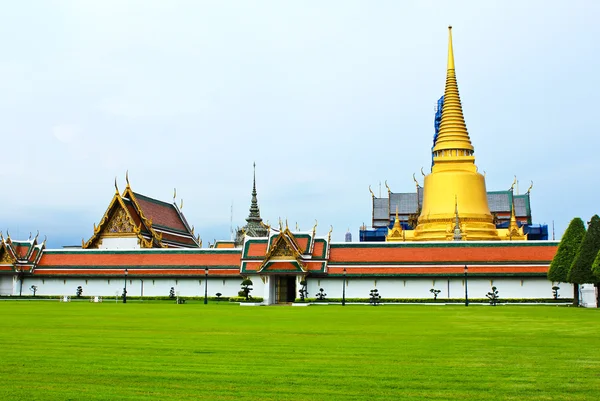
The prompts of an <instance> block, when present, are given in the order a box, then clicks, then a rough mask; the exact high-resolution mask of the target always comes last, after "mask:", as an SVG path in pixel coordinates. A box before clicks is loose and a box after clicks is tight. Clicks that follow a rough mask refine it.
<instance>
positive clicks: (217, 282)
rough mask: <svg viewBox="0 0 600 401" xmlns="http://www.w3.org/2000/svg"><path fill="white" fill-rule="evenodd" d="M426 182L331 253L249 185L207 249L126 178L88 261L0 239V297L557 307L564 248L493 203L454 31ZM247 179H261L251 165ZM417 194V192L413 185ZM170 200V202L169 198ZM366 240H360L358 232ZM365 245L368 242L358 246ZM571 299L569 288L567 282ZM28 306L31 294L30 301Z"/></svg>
mask: <svg viewBox="0 0 600 401" xmlns="http://www.w3.org/2000/svg"><path fill="white" fill-rule="evenodd" d="M440 104H441V108H440V110H441V113H440V116H439V131H438V132H437V135H436V139H435V143H434V146H433V148H432V161H433V165H432V169H431V172H430V173H429V174H427V175H425V174H424V176H425V177H424V184H423V186H422V187H421V186H420V185H419V184H418V183H416V184H417V185H416V191H415V192H414V193H412V194H397V193H392V191H391V190H390V189H389V187H388V197H387V198H382V197H375V195H374V194H372V199H373V227H374V228H375V229H376V230H381V231H384V234H383V236H382V237H381V238H380V239H379V241H374V242H373V241H366V242H365V241H361V242H334V241H332V240H331V236H332V231H333V227H329V229H328V230H327V232H326V234H324V235H323V233H321V234H319V233H318V226H317V224H315V226H314V227H313V228H312V229H311V230H309V231H300V230H298V228H297V227H296V229H295V230H293V229H291V228H290V227H289V226H288V224H287V221H286V222H284V221H281V219H280V220H279V224H278V225H277V227H272V226H271V225H269V224H265V223H264V222H263V221H262V218H261V215H260V209H259V204H258V195H257V189H256V171H255V170H254V174H253V184H252V194H251V199H250V211H249V215H248V218H247V219H246V225H245V226H244V227H242V228H240V229H239V230H238V232H237V235H236V237H235V238H232V239H229V240H219V241H215V242H214V243H213V244H211V245H210V246H209V247H208V248H207V247H202V241H201V240H200V237H199V236H195V234H194V228H193V226H192V227H191V228H190V226H189V225H188V223H187V221H186V219H185V217H184V216H183V213H182V212H181V209H182V205H180V206H179V207H178V206H177V204H176V203H175V202H173V203H172V204H171V203H168V202H163V201H159V200H156V199H152V198H150V197H147V196H144V195H141V194H139V193H134V192H133V191H132V189H131V187H130V184H129V178H128V177H127V179H126V181H127V187H126V188H125V190H124V192H123V193H122V194H121V193H120V192H119V190H118V188H116V185H115V189H116V192H115V194H114V195H113V198H112V201H111V202H110V204H109V206H108V208H107V210H106V212H105V214H104V216H103V217H102V218H101V220H100V222H99V224H98V225H97V226H96V225H94V230H93V234H92V236H91V238H90V239H89V240H88V241H87V242H83V244H82V249H70V248H69V249H46V247H45V242H42V243H39V242H38V241H37V236H36V237H35V238H33V239H31V238H30V239H29V240H27V241H15V240H13V239H12V238H10V236H9V235H8V234H7V236H6V237H3V236H1V237H0V295H19V294H23V293H27V292H28V291H29V290H31V289H32V288H34V287H35V291H36V292H37V294H38V295H73V294H75V291H76V289H77V288H78V287H81V288H82V289H83V294H84V295H98V296H114V297H117V296H119V295H120V294H122V293H123V292H124V289H125V287H126V288H127V295H128V296H166V295H168V294H169V290H170V289H171V288H174V289H175V290H176V292H177V293H178V294H180V295H181V296H199V295H201V294H203V292H204V289H205V288H207V291H208V293H209V294H210V295H211V296H214V295H215V294H217V293H220V294H222V295H223V296H235V295H237V293H238V291H239V290H240V285H241V282H242V280H243V279H244V278H250V279H251V280H252V281H253V291H252V295H254V296H256V297H261V298H263V303H264V304H267V305H269V304H274V303H288V302H293V301H294V300H295V299H296V298H298V295H299V290H300V289H301V288H304V286H306V289H307V294H308V296H309V297H312V298H314V297H315V295H316V294H317V293H318V292H319V291H320V289H321V288H322V289H323V290H324V291H325V292H326V293H327V294H328V295H327V296H328V297H329V298H342V296H345V297H348V298H367V297H368V296H369V292H370V291H371V290H372V289H374V288H376V289H378V291H379V293H380V294H381V296H382V298H383V300H384V301H385V298H430V297H432V290H434V289H436V290H439V291H440V293H439V296H438V299H439V298H462V297H464V296H465V294H466V290H467V279H468V291H469V294H470V296H471V297H474V298H484V297H485V294H486V293H487V292H489V291H490V288H491V287H492V286H496V287H497V288H498V290H499V291H500V295H501V297H503V298H526V299H531V298H551V297H552V287H553V285H556V283H552V282H549V281H548V280H547V271H548V267H549V264H550V262H551V260H552V258H553V257H554V254H555V253H556V250H557V246H558V242H557V241H548V240H533V239H532V238H528V237H529V235H530V234H529V233H527V232H525V231H524V227H525V225H527V224H531V212H530V206H529V192H530V191H529V190H528V191H527V194H525V195H515V194H514V193H513V192H514V191H513V189H512V188H511V190H509V191H508V192H487V191H486V186H485V177H484V176H483V175H482V174H480V173H479V172H478V170H477V167H476V165H475V156H474V146H473V144H472V143H471V139H470V136H469V134H468V132H467V128H466V124H465V120H464V116H463V112H462V105H461V101H460V96H459V93H458V84H457V81H456V72H455V67H454V55H453V50H452V32H451V30H450V31H449V43H448V59H447V70H446V86H445V91H444V97H443V102H441V103H440ZM254 167H255V166H254ZM415 181H416V180H415ZM174 198H175V196H174ZM363 231H366V229H365V230H361V237H362V233H363ZM361 239H362V238H361ZM560 286H561V292H564V293H567V294H570V293H572V287H571V285H570V284H565V283H561V284H560ZM28 295H29V294H28Z"/></svg>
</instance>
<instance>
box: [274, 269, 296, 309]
mask: <svg viewBox="0 0 600 401" xmlns="http://www.w3.org/2000/svg"><path fill="white" fill-rule="evenodd" d="M276 290H277V291H276V294H277V297H276V300H277V303H278V304H285V303H290V302H294V300H295V299H296V276H279V277H277V289H276Z"/></svg>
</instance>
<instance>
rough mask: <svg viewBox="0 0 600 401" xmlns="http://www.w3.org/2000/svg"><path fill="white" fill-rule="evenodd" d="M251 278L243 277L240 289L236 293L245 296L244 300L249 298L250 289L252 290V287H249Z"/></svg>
mask: <svg viewBox="0 0 600 401" xmlns="http://www.w3.org/2000/svg"><path fill="white" fill-rule="evenodd" d="M252 284H253V283H252V280H250V279H249V278H245V279H244V280H243V281H242V290H241V291H240V292H239V293H238V295H239V294H240V293H243V294H244V295H243V296H244V297H246V301H248V300H250V298H251V296H250V291H252V287H250V286H251V285H252Z"/></svg>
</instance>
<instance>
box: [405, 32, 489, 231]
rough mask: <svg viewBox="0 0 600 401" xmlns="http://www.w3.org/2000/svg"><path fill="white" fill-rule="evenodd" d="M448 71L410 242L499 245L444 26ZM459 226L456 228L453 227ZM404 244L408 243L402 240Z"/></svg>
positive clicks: (450, 34) (449, 40)
mask: <svg viewBox="0 0 600 401" xmlns="http://www.w3.org/2000/svg"><path fill="white" fill-rule="evenodd" d="M448 36H449V39H448V71H447V74H446V88H445V90H444V105H443V107H442V120H441V124H440V130H439V133H438V137H437V141H436V143H435V146H434V148H433V167H432V169H431V173H430V174H429V175H427V176H426V177H425V181H424V184H423V205H422V209H421V214H420V216H419V219H418V224H417V227H416V228H415V230H414V232H413V233H412V234H413V235H412V236H411V237H412V238H411V240H413V241H452V240H457V238H458V237H457V236H456V235H455V231H456V229H457V228H458V229H460V236H459V237H460V240H462V241H465V240H467V241H474V240H500V236H499V235H498V231H497V230H496V226H495V225H494V222H493V218H492V214H491V213H490V208H489V206H488V201H487V195H486V189H485V178H484V177H483V175H481V174H479V173H478V172H477V167H476V166H475V156H474V148H473V145H472V144H471V139H470V138H469V133H468V132H467V126H466V124H465V118H464V116H463V111H462V105H461V103H460V96H459V94H458V85H457V83H456V73H455V70H454V53H453V51H452V27H448ZM458 225H460V227H457V226H458ZM407 239H408V238H407Z"/></svg>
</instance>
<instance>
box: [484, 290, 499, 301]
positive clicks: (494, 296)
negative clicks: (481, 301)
mask: <svg viewBox="0 0 600 401" xmlns="http://www.w3.org/2000/svg"><path fill="white" fill-rule="evenodd" d="M485 296H486V297H487V298H488V299H489V300H490V305H492V306H496V304H497V303H498V298H500V297H499V296H498V289H497V288H496V287H492V291H490V292H488V293H487V294H486V295H485Z"/></svg>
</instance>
